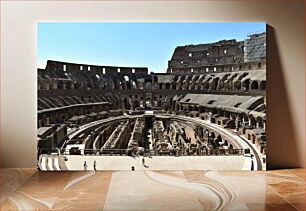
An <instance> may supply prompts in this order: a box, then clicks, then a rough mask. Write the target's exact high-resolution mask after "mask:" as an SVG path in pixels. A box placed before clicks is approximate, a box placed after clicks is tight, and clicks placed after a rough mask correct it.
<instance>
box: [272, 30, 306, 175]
mask: <svg viewBox="0 0 306 211" xmlns="http://www.w3.org/2000/svg"><path fill="white" fill-rule="evenodd" d="M275 35H276V30H275V29H274V28H273V27H272V26H269V25H267V128H266V131H267V170H271V169H280V168H294V167H301V166H302V163H300V162H301V161H299V157H298V150H297V141H298V140H297V139H296V135H295V133H294V131H295V130H294V125H293V119H292V118H293V117H292V114H291V111H290V105H289V104H290V101H289V98H288V92H287V89H286V83H285V79H284V70H283V67H282V64H281V60H280V57H279V49H278V46H277V38H276V36H275Z"/></svg>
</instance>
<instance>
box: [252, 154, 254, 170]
mask: <svg viewBox="0 0 306 211" xmlns="http://www.w3.org/2000/svg"><path fill="white" fill-rule="evenodd" d="M253 156H254V155H251V171H253V170H254V160H253Z"/></svg>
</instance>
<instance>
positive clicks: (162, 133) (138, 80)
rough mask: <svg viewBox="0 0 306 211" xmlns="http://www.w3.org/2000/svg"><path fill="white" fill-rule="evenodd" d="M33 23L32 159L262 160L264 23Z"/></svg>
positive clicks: (174, 166)
mask: <svg viewBox="0 0 306 211" xmlns="http://www.w3.org/2000/svg"><path fill="white" fill-rule="evenodd" d="M37 31H38V68H37V92H38V94H37V164H38V168H39V169H40V170H42V171H62V170H132V171H133V170H265V168H266V132H265V124H266V24H265V23H258V22H228V23H203V22H188V23H185V22H184V23H183V22H174V23H170V22H153V23H149V22H148V23H145V22H144V23H135V22H128V23H119V22H112V23H106V22H88V23H87V22H79V23H77V22H48V23H47V22H46V23H45V22H41V23H38V26H37Z"/></svg>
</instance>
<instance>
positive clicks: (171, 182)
mask: <svg viewBox="0 0 306 211" xmlns="http://www.w3.org/2000/svg"><path fill="white" fill-rule="evenodd" d="M0 175H1V186H2V187H1V201H0V203H1V204H0V205H1V210H48V209H52V210H277V211H282V210H305V169H288V170H276V171H267V172H265V171H256V172H255V171H253V172H251V171H98V172H94V171H88V172H38V171H36V170H35V169H1V173H0Z"/></svg>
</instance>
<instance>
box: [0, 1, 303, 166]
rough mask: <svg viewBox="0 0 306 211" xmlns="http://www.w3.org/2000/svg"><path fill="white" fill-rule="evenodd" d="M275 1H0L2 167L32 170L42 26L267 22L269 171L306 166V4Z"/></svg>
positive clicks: (33, 164) (34, 154)
mask: <svg viewBox="0 0 306 211" xmlns="http://www.w3.org/2000/svg"><path fill="white" fill-rule="evenodd" d="M273 2H274V3H273ZM273 2H272V3H271V2H267V1H265V2H264V1H249V2H245V1H240V0H239V1H223V2H222V1H194V2H191V1H188V2H184V1H179V2H174V1H171V2H161V1H155V2H140V1H135V2H124V1H118V2H99V1H92V2H86V1H84V2H82V1H76V2H71V1H69V2H60V1H50V2H48V1H46V2H43V1H33V2H31V1H30V2H26V1H1V161H2V166H4V167H35V161H36V97H37V96H36V23H37V22H38V21H204V22H209V21H218V22H221V21H266V22H267V24H269V25H270V27H268V40H269V41H268V64H267V65H268V84H267V86H268V99H267V101H268V121H267V122H268V124H267V128H268V137H267V138H268V167H269V168H275V167H297V166H304V155H305V151H304V150H305V143H304V141H305V136H304V135H305V119H304V117H305V99H304V97H305V69H304V67H305V51H304V49H305V48H304V47H305V39H304V38H305V32H304V4H303V3H299V2H296V1H280V3H278V2H275V1H273ZM294 2H295V3H294ZM195 33H196V32H195ZM207 33H209V32H207Z"/></svg>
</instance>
